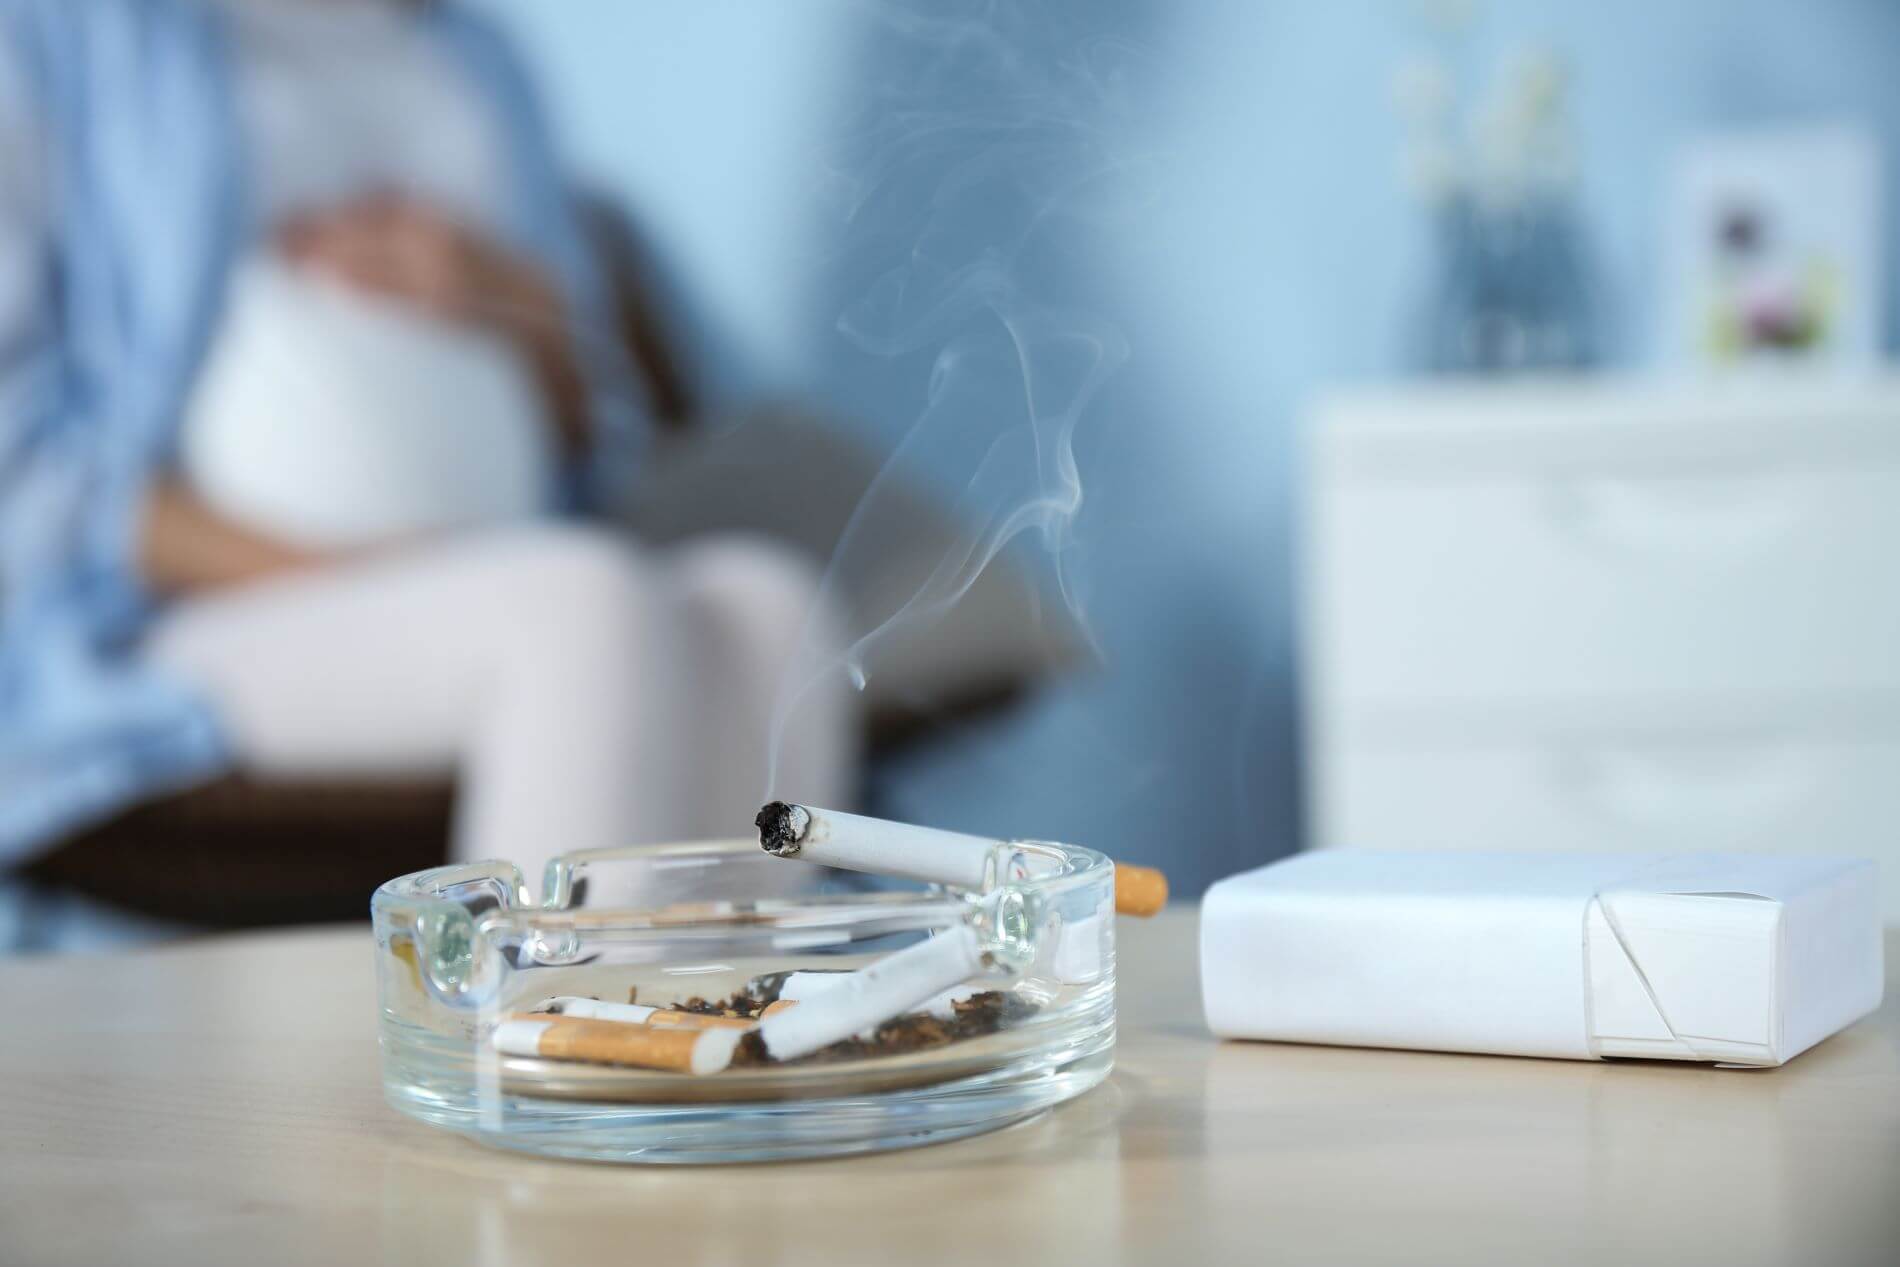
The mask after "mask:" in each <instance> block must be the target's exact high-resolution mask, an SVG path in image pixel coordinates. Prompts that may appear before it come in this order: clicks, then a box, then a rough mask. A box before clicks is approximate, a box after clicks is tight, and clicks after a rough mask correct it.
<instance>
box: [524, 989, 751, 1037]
mask: <svg viewBox="0 0 1900 1267" xmlns="http://www.w3.org/2000/svg"><path fill="white" fill-rule="evenodd" d="M534 1010H535V1011H536V1012H546V1013H548V1014H550V1015H554V1016H571V1017H573V1018H575V1019H576V1020H584V1021H615V1022H617V1023H619V1024H622V1025H665V1026H670V1027H672V1028H674V1029H751V1028H752V1027H753V1026H754V1025H756V1024H758V1022H757V1021H755V1020H749V1019H747V1018H746V1017H743V1016H715V1015H712V1014H710V1013H707V1012H682V1011H679V1010H678V1009H676V1008H665V1007H647V1006H646V1005H645V1004H641V1003H603V1002H601V1001H600V1000H599V999H583V998H576V997H573V996H571V995H562V996H560V997H559V998H552V999H544V1000H542V1001H541V1002H540V1003H537V1004H535V1007H534ZM766 1011H767V1012H769V1011H771V1008H767V1009H766Z"/></svg>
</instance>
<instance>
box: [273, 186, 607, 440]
mask: <svg viewBox="0 0 1900 1267" xmlns="http://www.w3.org/2000/svg"><path fill="white" fill-rule="evenodd" d="M279 245H280V246H281V247H282V249H283V251H284V253H285V254H286V255H287V256H288V257H289V258H290V259H291V260H292V261H293V262H295V263H297V264H299V265H302V266H304V267H307V268H311V269H314V270H316V271H318V272H321V273H324V274H327V275H329V276H331V277H334V278H336V279H338V280H340V281H343V282H346V283H348V284H350V285H352V286H355V287H358V288H360V289H362V290H364V291H366V292H368V293H370V294H376V295H382V296H385V297H387V298H389V299H392V300H396V301H398V302H401V303H407V304H412V305H414V306H415V307H418V308H420V309H422V310H423V311H425V312H429V313H433V314H435V315H436V316H439V317H442V318H444V319H445V320H449V321H456V322H461V323H464V324H467V325H473V326H480V327H482V328H484V329H488V330H492V331H494V332H495V333H497V334H500V335H501V336H502V337H504V338H505V339H507V340H508V341H509V342H511V343H512V344H514V346H515V347H516V348H517V349H519V351H520V352H521V354H522V356H523V357H524V358H525V359H526V361H527V363H528V365H529V366H530V367H531V368H532V369H533V371H534V374H535V377H536V379H537V381H538V382H539V383H540V386H541V389H542V394H543V396H544V397H545V399H546V401H547V404H548V407H549V408H548V412H549V416H550V417H551V418H552V420H553V422H554V424H555V429H556V432H557V435H558V438H559V439H560V441H561V444H562V447H563V448H564V449H566V450H567V451H568V452H570V453H576V452H579V451H581V450H582V449H584V448H585V447H586V444H587V439H588V436H587V411H586V392H585V389H584V386H583V383H582V380H581V375H580V371H579V368H578V365H577V364H576V360H575V356H574V349H573V347H572V344H571V342H570V340H569V335H568V324H567V314H566V312H565V310H564V308H563V305H562V302H561V296H560V292H559V291H558V290H557V289H556V288H555V287H554V285H553V284H552V283H551V282H550V281H549V280H548V279H547V278H546V277H545V276H544V275H543V274H542V273H541V271H540V269H538V268H537V267H536V266H535V265H534V264H533V263H532V262H530V261H528V260H525V259H523V258H521V257H520V256H518V255H516V254H514V253H513V252H511V251H509V250H508V249H507V248H505V247H503V246H501V245H500V244H498V243H496V242H493V241H491V240H489V239H488V238H486V237H484V236H482V235H481V234H479V233H476V232H475V231H473V230H471V229H469V228H468V227H467V226H465V225H462V224H460V223H458V222H457V221H455V220H454V219H452V218H450V217H449V216H446V215H444V214H442V213H441V212H440V211H437V210H435V209H434V208H432V207H429V206H426V205H423V204H421V203H418V202H413V201H410V200H408V199H405V198H400V197H396V196H392V195H377V196H374V197H370V198H365V199H361V200H358V201H355V202H351V203H346V204H344V205H343V206H341V207H337V208H335V209H332V210H329V211H324V212H320V213H314V214H311V215H306V216H299V217H296V218H294V219H292V220H290V221H288V222H287V223H285V224H284V225H283V227H282V229H281V230H280V232H279Z"/></svg>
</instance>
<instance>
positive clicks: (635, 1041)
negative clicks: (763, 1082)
mask: <svg viewBox="0 0 1900 1267" xmlns="http://www.w3.org/2000/svg"><path fill="white" fill-rule="evenodd" d="M744 1036H745V1035H744V1034H743V1033H741V1032H740V1031H738V1030H734V1029H677V1028H666V1027H662V1026H657V1025H629V1024H627V1023H626V1022H625V1021H592V1020H575V1019H571V1018H569V1017H565V1016H532V1017H523V1016H511V1017H509V1018H508V1019H506V1020H504V1021H502V1023H501V1024H499V1025H497V1026H496V1027H495V1033H494V1038H493V1043H494V1047H495V1050H496V1051H498V1052H501V1053H502V1054H503V1055H507V1056H539V1057H541V1058H542V1059H544V1060H576V1061H587V1062H589V1063H592V1064H602V1065H633V1066H636V1067H637V1068H641V1069H664V1070H667V1071H669V1072H672V1073H690V1074H694V1075H704V1074H709V1073H718V1072H719V1071H721V1070H722V1069H724V1068H726V1066H728V1065H730V1064H731V1063H732V1055H733V1052H734V1051H736V1050H737V1049H738V1046H739V1040H740V1039H741V1038H743V1037H744Z"/></svg>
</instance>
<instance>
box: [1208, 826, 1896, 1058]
mask: <svg viewBox="0 0 1900 1267" xmlns="http://www.w3.org/2000/svg"><path fill="white" fill-rule="evenodd" d="M1881 956H1882V947H1881V927H1880V915H1879V904H1878V901H1877V895H1876V885H1875V874H1874V865H1873V863H1871V862H1868V861H1865V860H1862V859H1847V858H1817V857H1799V858H1793V857H1786V858H1784V857H1763V856H1759V855H1733V854H1694V855H1667V856H1658V855H1639V854H1638V855H1633V854H1556V853H1525V854H1496V853H1490V854H1487V853H1462V852H1454V853H1412V852H1407V853H1375V852H1362V851H1358V850H1325V851H1321V852H1317V853H1309V854H1302V855H1299V856H1297V857H1293V858H1289V859H1287V860H1285V861H1283V862H1278V863H1275V864H1273V865H1272V866H1268V867H1262V868H1260V869H1259V870H1257V871H1249V872H1246V873H1244V874H1242V875H1237V876H1233V877H1231V878H1229V879H1226V880H1223V881H1221V882H1220V883H1218V884H1216V885H1215V886H1214V887H1213V888H1212V889H1210V890H1208V893H1207V898H1206V901H1205V902H1204V903H1203V905H1202V909H1201V982H1202V990H1203V1003H1204V1006H1205V1009H1206V1013H1207V1023H1208V1026H1209V1028H1211V1029H1212V1030H1213V1031H1214V1032H1215V1033H1216V1034H1217V1035H1219V1036H1221V1037H1223V1038H1265V1039H1279V1040H1283V1041H1290V1042H1307V1043H1340V1044H1347V1045H1353V1046H1369V1047H1408V1048H1421V1049H1426V1050H1434V1051H1465V1052H1494V1053H1500V1054H1507V1055H1522V1056H1554V1057H1563V1058H1569V1059H1574V1060H1599V1059H1603V1058H1604V1057H1611V1056H1638V1057H1647V1058H1651V1059H1665V1060H1695V1061H1708V1062H1713V1063H1717V1064H1727V1065H1779V1064H1782V1063H1784V1062H1785V1061H1787V1060H1790V1059H1792V1058H1793V1057H1794V1056H1796V1055H1798V1054H1800V1053H1801V1052H1803V1051H1805V1050H1807V1049H1808V1048H1809V1047H1812V1046H1813V1045H1814V1044H1815V1043H1818V1042H1820V1041H1821V1040H1822V1039H1824V1038H1826V1037H1827V1036H1828V1035H1830V1034H1833V1033H1834V1032H1836V1031H1837V1030H1840V1029H1843V1028H1845V1027H1846V1026H1848V1025H1850V1024H1852V1023H1853V1022H1854V1021H1856V1020H1858V1019H1859V1018H1861V1017H1863V1016H1866V1015H1867V1014H1868V1013H1870V1012H1872V1011H1873V1010H1874V1009H1876V1008H1877V1007H1879V1005H1880V996H1881V989H1882V984H1883V983H1882V960H1881Z"/></svg>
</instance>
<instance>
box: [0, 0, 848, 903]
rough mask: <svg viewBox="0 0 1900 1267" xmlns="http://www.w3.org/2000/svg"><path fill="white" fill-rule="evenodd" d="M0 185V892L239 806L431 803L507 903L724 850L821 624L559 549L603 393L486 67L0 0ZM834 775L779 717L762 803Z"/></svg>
mask: <svg viewBox="0 0 1900 1267" xmlns="http://www.w3.org/2000/svg"><path fill="white" fill-rule="evenodd" d="M0 173H4V179H0V635H3V637H0V859H4V858H6V857H9V856H12V857H17V856H19V855H21V854H23V853H25V852H26V851H29V850H31V849H33V848H35V847H38V846H42V845H44V844H46V843H47V842H50V841H53V840H55V839H57V838H58V837H59V836H60V835H61V834H62V833H64V832H67V831H69V830H71V829H73V828H74V827H76V826H79V825H82V824H84V823H86V822H88V821H90V820H94V819H97V818H100V817H102V816H104V815H106V814H109V813H111V812H112V811H114V810H116V809H119V808H121V807H123V806H124V805H126V804H128V803H130V802H132V801H135V800H137V799H139V798H143V797H147V796H150V795H153V794H156V793H158V792H161V791H163V790H166V789H170V788H176V787H180V786H183V785H187V784H190V783H192V782H195V781H198V780H202V779H204V778H206V777H209V776H211V775H213V774H216V773H218V772H221V771H224V770H226V769H229V768H233V767H238V768H242V769H245V770H249V771H255V772H258V773H261V774H265V775H270V776H283V777H322V776H337V775H349V776H357V775H376V776H381V775H387V776H404V775H414V774H427V773H435V772H441V771H450V770H453V771H455V772H456V773H457V774H458V776H459V781H460V782H459V786H460V788H461V795H460V799H459V802H458V811H457V820H458V821H457V825H456V831H455V843H454V848H455V852H456V854H457V855H458V856H459V857H463V858H481V857H505V858H512V859H516V860H519V861H521V862H523V864H524V866H525V867H526V869H527V870H528V872H529V875H530V876H531V877H532V876H534V875H537V874H538V869H539V863H540V861H541V860H542V859H544V858H545V857H546V856H547V855H549V854H551V853H554V852H559V851H563V850H568V849H581V848H592V847H601V846H609V845H620V844H626V843H632V842H637V841H641V840H652V839H660V838H667V837H675V836H680V835H685V834H691V833H704V832H725V831H730V830H733V829H735V828H743V826H744V824H745V823H746V821H747V815H746V813H745V811H746V808H747V807H748V806H750V805H753V804H756V802H757V801H758V799H759V797H760V795H761V793H762V792H763V791H765V782H766V777H767V776H766V770H767V766H768V754H767V753H766V751H765V744H766V737H767V733H768V730H769V725H768V714H769V710H770V708H771V707H772V703H773V700H774V699H775V697H776V696H777V695H778V693H779V687H780V685H781V684H782V683H783V682H785V681H786V680H787V678H788V677H791V678H794V679H796V678H797V677H798V675H800V674H802V673H804V672H805V669H804V667H803V666H802V665H800V664H797V663H795V662H794V660H795V656H794V649H796V648H799V647H801V646H810V645H814V644H813V643H812V642H811V641H810V640H809V639H807V638H806V637H805V633H806V630H807V624H808V620H809V619H811V617H812V607H813V603H814V595H815V592H816V587H815V585H814V583H813V578H812V576H811V575H810V574H809V572H808V570H807V569H806V568H805V567H804V566H803V565H801V564H800V563H798V562H796V561H794V560H791V559H788V558H785V557H782V556H781V555H779V554H778V553H776V552H773V551H771V550H768V549H766V548H765V547H762V546H758V545H753V544H747V543H740V542H712V543H707V544H704V545H698V546H688V547H685V548H682V549H680V550H678V551H674V552H669V553H666V554H655V553H652V552H646V551H642V550H639V549H636V548H634V547H632V546H630V545H628V544H626V543H624V542H623V541H622V540H621V539H620V538H619V537H618V536H616V535H615V534H613V533H611V532H610V531H608V530H607V529H604V528H601V527H594V526H589V525H588V524H587V523H586V522H585V521H584V520H582V519H580V518H577V517H576V516H577V515H578V514H579V513H581V512H585V511H586V510H588V509H590V508H594V507H599V506H601V505H603V504H604V503H606V502H608V501H610V500H611V497H612V493H613V490H614V489H615V488H616V487H618V486H620V484H621V483H623V482H624V478H625V476H626V474H627V472H628V469H629V467H630V465H631V464H632V463H633V462H634V461H635V460H636V456H637V451H638V438H639V432H640V428H641V416H640V409H639V406H638V403H637V401H638V393H637V386H636V385H635V382H634V380H633V378H632V377H631V375H630V374H629V373H628V371H627V369H626V365H625V363H624V361H623V359H622V358H621V356H620V353H619V351H618V350H617V349H616V348H615V347H614V346H613V345H612V343H611V341H610V340H609V339H607V338H606V337H605V336H604V335H603V334H601V333H600V332H603V331H606V330H608V329H609V328H611V323H610V322H609V320H608V317H607V309H606V304H607V301H606V299H605V297H604V296H603V294H602V290H603V287H602V283H601V281H600V279H599V276H598V271H597V270H596V268H595V267H594V261H593V260H592V259H591V258H590V255H589V251H588V248H587V245H586V244H585V242H584V241H583V238H582V234H581V233H580V231H579V230H578V228H577V226H576V223H575V221H574V219H573V217H572V214H571V211H570V207H569V205H568V202H567V200H566V198H565V197H564V193H563V189H562V186H561V184H560V181H559V177H558V173H557V171H556V169H555V164H554V161H553V156H552V149H551V146H550V144H549V140H548V137H547V135H546V133H545V130H544V127H543V124H542V120H541V119H540V117H539V114H538V112H537V110H536V108H535V105H534V102H533V99H532V94H531V93H530V91H529V89H528V86H527V84H526V82H525V80H524V78H523V76H522V74H521V72H520V70H519V68H518V67H517V65H516V64H515V62H514V60H513V59H512V57H511V56H510V54H509V52H508V50H507V48H506V47H505V45H504V43H503V42H502V41H501V40H500V39H499V38H498V37H497V35H496V34H495V33H494V32H493V31H491V30H490V29H489V28H488V27H487V26H486V25H484V24H482V23H481V22H479V21H477V20H476V19H475V18H474V17H472V16H471V15H469V14H467V13H465V12H463V11H462V10H461V9H460V8H459V7H457V6H454V5H444V4H439V3H432V4H427V5H423V4H414V5H412V4H407V3H402V2H400V0H85V2H84V3H77V4H76V3H72V2H71V0H0ZM816 627H818V628H820V629H822V621H818V622H817V626H816ZM820 641H822V638H821V639H820ZM851 734H852V719H851V716H850V706H849V703H848V700H847V699H846V698H844V695H843V692H842V688H840V690H838V691H833V690H831V689H829V688H828V687H820V688H818V689H815V690H811V691H807V692H805V694H804V696H803V703H802V711H801V724H800V726H799V728H798V742H797V744H796V747H795V748H793V749H788V750H787V752H786V753H784V754H783V760H782V762H781V763H780V764H779V768H778V779H779V782H780V783H781V784H783V785H784V786H785V787H787V788H788V789H790V788H796V789H797V791H798V795H799V796H801V797H803V798H809V799H814V800H838V799H843V798H845V797H847V795H848V792H849V784H848V781H849V779H850V777H851V760H850V758H851Z"/></svg>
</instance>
